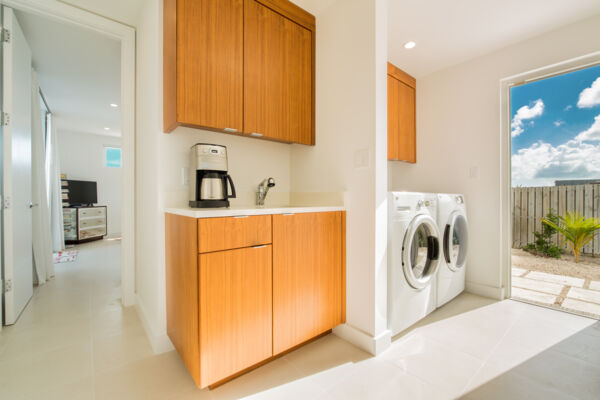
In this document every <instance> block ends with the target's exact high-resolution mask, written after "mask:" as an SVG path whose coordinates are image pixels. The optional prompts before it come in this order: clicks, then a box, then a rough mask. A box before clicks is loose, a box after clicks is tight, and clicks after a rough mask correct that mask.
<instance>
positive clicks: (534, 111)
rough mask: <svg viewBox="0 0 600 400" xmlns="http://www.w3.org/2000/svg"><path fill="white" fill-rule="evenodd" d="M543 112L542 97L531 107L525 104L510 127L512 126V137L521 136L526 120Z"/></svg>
mask: <svg viewBox="0 0 600 400" xmlns="http://www.w3.org/2000/svg"><path fill="white" fill-rule="evenodd" d="M543 113H544V102H543V101H542V99H537V100H536V101H535V102H534V103H533V105H532V106H531V107H530V106H523V107H521V108H519V109H518V110H517V113H516V114H515V116H514V117H513V120H512V122H511V124H510V127H511V128H512V131H511V132H510V135H511V136H512V137H515V136H519V135H520V134H521V133H523V131H524V130H525V128H524V127H523V121H524V120H527V119H532V118H536V117H539V116H540V115H542V114H543ZM532 122H533V121H532Z"/></svg>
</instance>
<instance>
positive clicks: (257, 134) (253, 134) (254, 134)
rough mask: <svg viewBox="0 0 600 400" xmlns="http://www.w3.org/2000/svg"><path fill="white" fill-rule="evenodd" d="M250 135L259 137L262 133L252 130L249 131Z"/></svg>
mask: <svg viewBox="0 0 600 400" xmlns="http://www.w3.org/2000/svg"><path fill="white" fill-rule="evenodd" d="M250 136H254V137H261V136H262V133H258V132H252V133H250Z"/></svg>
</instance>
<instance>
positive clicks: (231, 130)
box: [223, 128, 238, 132]
mask: <svg viewBox="0 0 600 400" xmlns="http://www.w3.org/2000/svg"><path fill="white" fill-rule="evenodd" d="M223 130H224V131H225V132H237V131H238V130H237V129H235V128H223Z"/></svg>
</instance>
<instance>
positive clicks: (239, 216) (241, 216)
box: [233, 215, 248, 218]
mask: <svg viewBox="0 0 600 400" xmlns="http://www.w3.org/2000/svg"><path fill="white" fill-rule="evenodd" d="M233 218H248V216H247V215H236V216H235V217H233Z"/></svg>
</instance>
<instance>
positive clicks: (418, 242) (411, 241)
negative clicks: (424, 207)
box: [402, 215, 440, 289]
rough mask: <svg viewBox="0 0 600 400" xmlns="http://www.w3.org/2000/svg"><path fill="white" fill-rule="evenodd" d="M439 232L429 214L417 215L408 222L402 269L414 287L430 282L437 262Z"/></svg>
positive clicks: (424, 285)
mask: <svg viewBox="0 0 600 400" xmlns="http://www.w3.org/2000/svg"><path fill="white" fill-rule="evenodd" d="M439 243H440V242H439V233H438V229H437V224H436V223H435V221H434V220H433V218H431V217H430V216H429V215H418V216H416V217H415V219H413V220H412V222H411V223H410V225H409V227H408V230H407V231H406V236H405V237H404V245H403V246H402V269H403V270H404V276H405V277H406V280H407V282H408V283H409V284H410V286H412V287H413V288H415V289H423V288H425V287H426V286H427V285H429V284H430V283H431V279H432V278H433V277H434V276H435V273H436V272H437V268H438V264H439V252H440V250H439V249H440V245H439Z"/></svg>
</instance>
